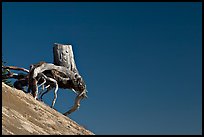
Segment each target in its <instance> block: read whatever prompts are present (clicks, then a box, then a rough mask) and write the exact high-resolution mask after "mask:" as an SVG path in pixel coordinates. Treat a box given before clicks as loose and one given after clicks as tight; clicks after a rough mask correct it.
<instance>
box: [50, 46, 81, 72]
mask: <svg viewBox="0 0 204 137" xmlns="http://www.w3.org/2000/svg"><path fill="white" fill-rule="evenodd" d="M53 55H54V64H55V65H58V66H64V67H66V68H68V69H69V70H71V71H73V72H76V73H78V70H77V68H76V63H75V61H74V54H73V50H72V45H63V44H58V43H55V44H54V46H53Z"/></svg>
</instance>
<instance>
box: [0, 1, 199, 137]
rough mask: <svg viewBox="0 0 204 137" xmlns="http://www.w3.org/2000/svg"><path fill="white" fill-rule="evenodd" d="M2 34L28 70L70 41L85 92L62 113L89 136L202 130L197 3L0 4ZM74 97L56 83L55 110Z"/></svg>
mask: <svg viewBox="0 0 204 137" xmlns="http://www.w3.org/2000/svg"><path fill="white" fill-rule="evenodd" d="M2 40H3V41H2V54H3V59H4V60H5V61H6V62H7V65H14V66H19V67H25V68H27V69H29V66H30V64H34V63H37V62H39V61H46V62H50V63H52V62H53V53H52V47H53V44H54V43H55V42H57V43H62V44H71V45H72V46H73V50H74V55H75V61H76V65H77V68H78V70H79V72H80V74H81V75H82V77H83V78H84V80H85V82H86V85H87V89H88V97H89V98H88V99H85V100H82V102H81V106H80V109H79V110H77V111H75V112H74V113H72V114H71V115H70V116H69V117H70V118H72V119H73V120H75V121H76V122H77V123H79V124H80V125H83V126H85V127H86V128H87V129H89V130H91V131H93V132H94V133H95V134H105V135H107V134H136V135H138V134H145V135H148V134H168V135H169V134H170V135H175V134H185V135H189V134H202V109H201V108H202V97H201V95H202V91H201V90H202V86H201V80H202V77H201V75H202V71H201V67H202V60H201V57H202V51H201V50H202V3H201V2H186V3H185V2H182V3H179V2H175V3H173V2H171V3H168V2H165V3H160V2H153V3H151V2H145V3H141V2H134V3H130V2H128V3H126V2H117V3H116V2H115V3H112V2H107V3H106V2H103V3H100V2H95V3H94V2H85V3H82V2H76V3H73V2H72V3H71V2H67V3H63V2H59V3H51V2H48V3H42V2H40V3H32V2H28V3H25V2H24V3H20V2H18V3H14V2H9V3H5V2H3V3H2ZM53 97H54V92H53V91H52V92H50V93H49V94H46V95H45V96H44V101H45V103H47V104H49V105H51V101H52V99H53ZM74 98H75V94H74V93H73V92H71V90H62V89H60V90H59V91H58V98H57V101H56V104H55V109H57V110H58V111H59V112H61V113H64V112H65V111H67V110H68V109H70V107H71V106H72V105H73V103H74Z"/></svg>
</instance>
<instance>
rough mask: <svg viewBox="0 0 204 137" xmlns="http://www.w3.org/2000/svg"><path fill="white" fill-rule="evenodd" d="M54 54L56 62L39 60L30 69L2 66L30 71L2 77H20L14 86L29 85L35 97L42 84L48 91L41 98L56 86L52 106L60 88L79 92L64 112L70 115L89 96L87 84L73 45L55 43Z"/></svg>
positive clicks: (29, 90) (20, 87)
mask: <svg viewBox="0 0 204 137" xmlns="http://www.w3.org/2000/svg"><path fill="white" fill-rule="evenodd" d="M53 55H54V64H53V63H46V62H39V63H37V64H31V66H30V70H27V69H24V68H19V67H14V66H6V67H5V66H2V68H4V69H13V70H21V71H24V72H27V73H28V74H25V75H20V74H14V73H11V72H10V73H8V74H6V75H3V76H2V78H15V79H18V81H16V82H15V83H14V86H15V87H16V88H18V89H22V88H23V87H24V86H28V89H27V91H28V92H31V94H32V95H33V97H34V98H35V99H37V96H38V88H39V87H40V86H43V87H44V85H45V86H46V88H47V91H46V92H44V93H43V94H42V95H41V97H40V98H42V96H43V95H44V94H46V93H47V92H48V91H50V90H51V89H53V88H54V87H55V91H54V99H53V102H52V106H51V107H54V104H55V101H56V99H57V90H58V88H63V89H71V90H72V91H74V92H75V93H77V96H76V98H75V103H74V105H73V106H72V108H71V109H70V110H69V111H67V112H65V113H64V115H68V114H70V113H72V112H74V111H75V110H76V109H78V108H79V106H80V101H81V100H82V99H83V98H85V97H87V95H86V92H87V90H86V84H85V82H84V80H83V78H82V77H81V76H80V74H79V72H78V70H77V67H76V64H75V61H74V54H73V50H72V46H71V45H63V44H57V43H55V44H54V46H53Z"/></svg>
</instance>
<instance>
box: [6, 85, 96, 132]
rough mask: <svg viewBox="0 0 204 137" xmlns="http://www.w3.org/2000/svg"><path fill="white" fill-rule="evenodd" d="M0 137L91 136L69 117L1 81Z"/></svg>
mask: <svg viewBox="0 0 204 137" xmlns="http://www.w3.org/2000/svg"><path fill="white" fill-rule="evenodd" d="M2 134H3V135H34V134H35V135H94V133H92V132H91V131H89V130H87V129H85V128H84V127H82V126H80V125H78V124H77V123H76V122H74V121H73V120H71V119H70V118H68V117H66V116H64V115H62V114H61V113H59V112H57V111H56V110H54V109H52V108H50V107H49V106H47V105H46V104H44V103H43V102H40V101H37V100H35V99H34V98H33V97H32V96H31V95H30V94H26V93H24V92H23V91H21V90H17V89H15V88H11V87H10V86H8V85H6V84H4V83H3V82H2Z"/></svg>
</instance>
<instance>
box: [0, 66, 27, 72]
mask: <svg viewBox="0 0 204 137" xmlns="http://www.w3.org/2000/svg"><path fill="white" fill-rule="evenodd" d="M2 68H3V69H13V70H21V71H24V72H27V73H29V70H27V69H25V68H19V67H15V66H2Z"/></svg>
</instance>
